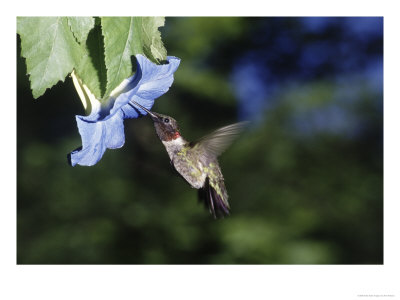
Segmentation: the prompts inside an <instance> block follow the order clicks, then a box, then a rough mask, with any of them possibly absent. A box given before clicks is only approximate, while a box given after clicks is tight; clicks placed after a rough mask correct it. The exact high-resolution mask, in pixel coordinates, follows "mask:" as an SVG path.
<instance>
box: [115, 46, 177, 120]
mask: <svg viewBox="0 0 400 300" xmlns="http://www.w3.org/2000/svg"><path fill="white" fill-rule="evenodd" d="M136 60H137V68H136V69H137V71H136V73H135V75H134V76H132V77H130V78H129V79H128V80H129V81H130V82H129V83H128V84H127V87H126V88H124V90H127V89H128V88H130V90H128V91H127V92H123V93H121V94H120V95H119V96H118V97H117V98H116V100H115V103H114V105H113V108H112V109H111V110H110V114H113V113H115V112H116V111H117V110H118V109H120V108H122V109H123V111H124V114H125V118H137V117H138V116H139V114H138V112H140V114H142V115H146V114H147V113H146V112H145V111H143V110H141V109H136V108H132V106H130V105H129V101H130V100H131V99H133V100H135V101H136V102H137V103H139V104H141V105H143V106H144V107H146V108H147V109H151V107H152V106H153V104H154V99H156V98H158V97H160V96H161V95H163V94H165V93H166V92H167V91H168V90H169V88H170V86H171V85H172V83H173V81H174V72H175V71H176V69H177V68H178V66H179V63H180V59H179V58H176V57H173V56H168V57H167V61H168V64H165V65H156V64H154V63H153V62H151V61H150V60H149V59H147V58H146V57H145V56H143V55H141V54H138V55H136Z"/></svg>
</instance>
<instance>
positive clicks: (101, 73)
mask: <svg viewBox="0 0 400 300" xmlns="http://www.w3.org/2000/svg"><path fill="white" fill-rule="evenodd" d="M84 47H85V48H84V55H83V56H82V58H81V60H80V62H79V64H78V65H77V66H76V73H77V74H78V76H79V77H80V79H81V80H82V82H83V83H84V84H85V85H87V87H88V88H89V89H90V91H91V92H92V93H93V94H94V95H95V96H96V98H97V99H100V98H101V97H102V95H103V94H104V93H105V91H106V84H107V70H106V65H105V62H104V40H103V36H102V33H101V27H100V25H96V26H95V27H94V28H93V29H92V31H90V33H89V35H88V37H87V40H86V44H85V45H84Z"/></svg>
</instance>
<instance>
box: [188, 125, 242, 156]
mask: <svg viewBox="0 0 400 300" xmlns="http://www.w3.org/2000/svg"><path fill="white" fill-rule="evenodd" d="M246 124H248V122H247V121H245V122H239V123H235V124H231V125H228V126H225V127H222V128H219V129H217V130H215V131H213V132H212V133H210V134H208V135H206V136H204V137H202V138H201V139H199V140H198V141H196V142H195V143H194V147H196V148H199V149H201V150H203V151H202V152H203V153H205V154H206V155H207V156H211V157H218V156H219V155H220V154H221V153H222V152H224V151H225V150H226V148H228V147H229V145H230V144H231V143H232V142H233V140H234V139H235V137H236V136H237V135H238V134H239V133H240V132H241V131H242V130H243V129H244V127H245V126H246Z"/></svg>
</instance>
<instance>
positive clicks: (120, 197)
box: [17, 18, 383, 264]
mask: <svg viewBox="0 0 400 300" xmlns="http://www.w3.org/2000/svg"><path fill="white" fill-rule="evenodd" d="M382 26H383V19H382V18H307V19H305V18H167V21H166V26H165V28H163V29H162V36H163V41H164V43H165V45H166V48H167V50H168V54H169V55H173V56H177V57H179V58H181V59H182V62H181V65H180V67H179V69H178V71H177V72H176V75H175V82H174V84H173V86H172V88H171V89H170V91H169V92H168V93H167V94H165V95H164V96H162V97H161V98H160V99H158V100H156V102H155V105H154V107H153V109H154V111H157V112H161V113H164V114H168V115H171V116H173V117H174V118H176V119H177V120H178V121H179V123H180V127H181V133H182V135H183V136H184V137H185V138H187V139H188V140H193V139H196V138H198V137H200V136H202V135H204V134H206V133H208V132H209V131H211V130H213V129H215V128H217V127H219V126H223V125H226V124H229V123H233V122H236V121H238V120H243V119H249V120H252V121H253V125H252V127H251V128H250V129H249V131H248V132H246V133H245V134H243V135H242V136H240V138H239V139H238V140H237V141H236V142H235V143H234V144H233V145H232V147H231V148H229V150H228V151H227V152H225V153H224V154H223V155H222V156H221V158H220V163H221V166H222V170H223V173H224V176H225V180H226V186H227V189H228V192H229V195H230V204H231V208H232V210H231V216H229V217H228V218H225V219H222V220H214V219H213V218H212V217H211V215H210V214H209V213H208V212H207V211H206V210H205V209H204V208H203V206H202V205H201V204H200V203H198V202H197V192H196V190H194V189H192V188H190V187H189V185H187V184H186V183H185V182H184V181H183V180H182V179H181V178H180V177H178V176H177V175H176V174H175V172H174V171H173V170H172V167H171V166H170V163H169V159H168V156H167V154H166V152H165V150H164V148H163V145H162V144H161V143H160V142H159V140H158V138H157V137H156V135H155V132H154V128H153V125H152V122H151V121H150V120H149V119H148V118H141V119H135V120H126V121H125V133H126V143H125V145H124V147H123V148H121V149H117V150H107V151H106V153H105V155H104V157H103V158H102V159H101V161H100V162H99V163H98V164H97V165H95V166H93V167H80V166H77V167H74V168H72V167H70V166H69V165H68V164H67V153H68V152H70V151H72V150H73V149H75V148H76V147H78V146H80V145H81V140H80V136H79V134H78V130H77V126H76V122H75V115H76V114H83V113H84V111H83V108H82V105H81V103H80V101H79V98H78V95H77V93H76V92H75V91H74V88H73V84H72V80H71V78H67V79H66V81H65V82H64V83H59V84H57V85H56V86H55V87H53V88H52V89H51V90H48V91H47V92H46V93H45V95H44V96H42V97H40V98H39V99H37V100H34V99H33V98H32V95H31V92H30V88H29V81H28V77H27V76H26V75H25V73H26V67H25V63H24V60H23V59H21V58H19V52H20V48H19V47H20V46H19V45H20V41H19V38H18V47H17V49H18V59H17V66H18V77H17V83H18V90H17V98H18V99H17V134H18V136H17V140H18V144H17V252H18V253H17V262H18V263H19V264H382V263H383V109H382V108H383V78H382V66H383V65H382V61H383V29H382Z"/></svg>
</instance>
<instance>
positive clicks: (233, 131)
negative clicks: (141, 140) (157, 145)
mask: <svg viewBox="0 0 400 300" xmlns="http://www.w3.org/2000/svg"><path fill="white" fill-rule="evenodd" d="M131 102H132V104H134V105H135V106H137V107H139V108H141V109H142V110H144V111H145V112H147V113H148V115H149V116H150V117H151V119H152V120H153V123H154V127H155V130H156V133H157V135H158V137H159V138H160V140H161V142H162V143H163V144H164V146H165V148H166V150H167V153H168V156H169V158H170V160H171V164H172V166H173V167H174V169H175V170H176V171H177V172H178V174H179V175H180V176H181V177H183V179H185V180H186V181H187V182H188V183H189V184H190V185H191V187H193V188H195V189H197V190H198V196H199V200H200V201H202V202H204V203H205V205H206V206H207V207H208V209H209V211H210V213H211V214H212V215H213V217H214V218H217V217H218V218H219V217H224V216H227V215H229V210H230V207H229V202H228V193H227V191H226V187H225V183H224V177H223V175H222V172H221V168H220V166H219V163H218V160H217V157H218V156H219V155H220V154H221V153H222V152H223V151H224V150H225V149H226V148H227V147H228V146H229V145H230V144H231V142H232V141H233V139H234V138H235V137H236V136H237V135H238V134H239V133H240V131H241V130H242V129H243V128H244V125H245V123H247V122H239V123H235V124H231V125H228V126H225V127H222V128H219V129H217V130H215V131H214V132H212V133H210V134H208V135H206V136H204V137H202V138H200V139H199V140H197V141H195V142H188V141H186V140H185V139H184V138H183V137H182V136H181V134H180V131H179V127H178V123H177V121H176V120H175V119H174V118H172V117H170V116H166V115H162V114H159V113H155V112H153V111H150V110H148V109H146V108H145V107H143V106H142V105H140V104H138V103H137V102H135V101H133V100H131ZM135 109H136V108H135Z"/></svg>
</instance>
